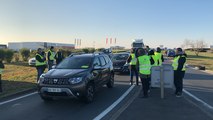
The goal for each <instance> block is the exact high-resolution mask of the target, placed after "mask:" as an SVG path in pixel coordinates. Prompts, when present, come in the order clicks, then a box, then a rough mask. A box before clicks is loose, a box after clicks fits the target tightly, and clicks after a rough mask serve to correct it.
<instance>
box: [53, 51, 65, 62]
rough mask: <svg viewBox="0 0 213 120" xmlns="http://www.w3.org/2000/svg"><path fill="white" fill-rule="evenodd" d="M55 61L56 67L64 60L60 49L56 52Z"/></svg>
mask: <svg viewBox="0 0 213 120" xmlns="http://www.w3.org/2000/svg"><path fill="white" fill-rule="evenodd" d="M55 59H56V65H58V64H59V63H60V62H61V61H62V60H63V59H64V56H63V54H62V51H61V49H58V51H57V52H56V54H55Z"/></svg>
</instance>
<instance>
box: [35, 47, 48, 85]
mask: <svg viewBox="0 0 213 120" xmlns="http://www.w3.org/2000/svg"><path fill="white" fill-rule="evenodd" d="M35 59H36V65H35V66H36V69H37V81H38V80H39V77H40V76H41V74H43V73H44V70H45V68H46V58H45V56H44V55H43V52H42V49H41V48H38V50H37V53H36V56H35Z"/></svg>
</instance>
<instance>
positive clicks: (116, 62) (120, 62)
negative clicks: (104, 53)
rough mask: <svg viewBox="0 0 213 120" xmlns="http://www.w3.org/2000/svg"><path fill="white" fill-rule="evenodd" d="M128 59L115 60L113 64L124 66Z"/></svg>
mask: <svg viewBox="0 0 213 120" xmlns="http://www.w3.org/2000/svg"><path fill="white" fill-rule="evenodd" d="M125 63H126V60H119V61H113V66H124V65H125Z"/></svg>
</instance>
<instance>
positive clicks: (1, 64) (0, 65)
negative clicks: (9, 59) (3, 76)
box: [0, 60, 4, 69]
mask: <svg viewBox="0 0 213 120" xmlns="http://www.w3.org/2000/svg"><path fill="white" fill-rule="evenodd" d="M0 68H1V69H3V68H4V64H3V62H2V61H1V60H0Z"/></svg>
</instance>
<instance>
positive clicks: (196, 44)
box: [190, 40, 207, 56]
mask: <svg viewBox="0 0 213 120" xmlns="http://www.w3.org/2000/svg"><path fill="white" fill-rule="evenodd" d="M190 46H191V48H192V49H193V51H194V52H195V55H196V56H198V55H199V53H200V51H201V50H203V48H204V47H206V46H207V44H206V43H205V41H204V40H196V41H191V43H190Z"/></svg>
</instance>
